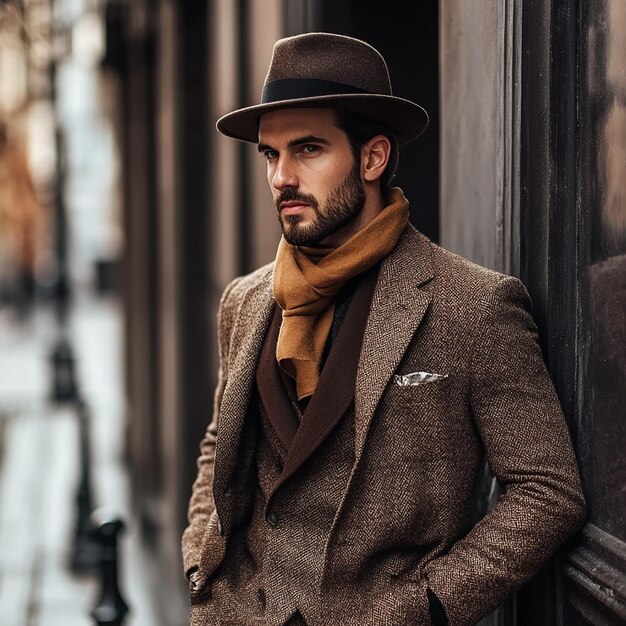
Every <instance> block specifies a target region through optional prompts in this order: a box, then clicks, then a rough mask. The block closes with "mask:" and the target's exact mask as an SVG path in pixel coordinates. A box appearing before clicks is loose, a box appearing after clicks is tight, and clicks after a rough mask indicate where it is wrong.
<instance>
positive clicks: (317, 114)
mask: <svg viewBox="0 0 626 626" xmlns="http://www.w3.org/2000/svg"><path fill="white" fill-rule="evenodd" d="M258 148H259V152H260V153H261V154H262V155H263V156H264V157H265V159H266V160H267V179H268V182H269V184H270V189H271V190H272V195H273V197H274V206H275V208H276V213H277V215H278V220H279V222H280V225H281V228H282V231H283V235H284V237H285V239H286V240H287V241H288V242H289V243H291V244H293V245H298V246H314V245H317V244H328V245H338V244H339V243H341V242H342V241H344V240H345V239H347V238H348V237H349V236H350V235H351V234H352V233H353V232H354V231H355V230H356V225H357V221H358V216H359V214H360V212H361V209H362V208H363V205H364V202H365V189H364V186H363V180H362V178H361V167H360V163H359V162H356V161H355V159H354V156H353V154H352V150H351V147H350V143H349V141H348V137H347V136H346V134H345V133H344V132H343V131H342V130H340V129H339V128H338V127H337V126H336V125H335V114H334V111H333V110H332V109H286V110H282V111H274V112H272V113H266V114H264V115H263V116H262V117H261V123H260V125H259V146H258Z"/></svg>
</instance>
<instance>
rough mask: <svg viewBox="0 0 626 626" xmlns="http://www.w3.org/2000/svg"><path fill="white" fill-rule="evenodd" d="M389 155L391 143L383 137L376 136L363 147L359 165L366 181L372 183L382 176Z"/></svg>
mask: <svg viewBox="0 0 626 626" xmlns="http://www.w3.org/2000/svg"><path fill="white" fill-rule="evenodd" d="M390 153H391V142H390V141H389V139H388V138H387V137H385V135H376V136H375V137H372V138H371V139H370V140H369V141H368V142H367V143H366V144H365V145H364V146H363V153H362V160H361V163H362V164H363V177H364V178H365V180H366V181H368V182H373V181H375V180H378V179H379V178H380V177H381V176H382V175H383V172H384V171H385V168H386V167H387V163H389V154H390Z"/></svg>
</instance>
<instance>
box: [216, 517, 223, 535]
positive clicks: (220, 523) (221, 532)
mask: <svg viewBox="0 0 626 626" xmlns="http://www.w3.org/2000/svg"><path fill="white" fill-rule="evenodd" d="M217 532H218V533H219V534H220V537H223V536H224V528H223V526H222V520H221V519H220V518H219V517H218V518H217Z"/></svg>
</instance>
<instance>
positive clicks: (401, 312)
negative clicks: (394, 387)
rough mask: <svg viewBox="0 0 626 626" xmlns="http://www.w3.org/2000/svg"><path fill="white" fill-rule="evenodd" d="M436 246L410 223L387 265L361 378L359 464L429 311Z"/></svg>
mask: <svg viewBox="0 0 626 626" xmlns="http://www.w3.org/2000/svg"><path fill="white" fill-rule="evenodd" d="M431 245H432V244H431V243H430V241H429V240H428V239H427V238H426V237H424V236H423V235H421V234H420V233H418V232H417V231H416V230H415V229H414V228H413V227H412V226H411V225H409V226H407V228H406V229H405V231H404V233H403V235H402V237H401V239H400V241H399V243H398V245H397V246H396V248H395V249H394V250H393V252H391V254H389V256H387V257H386V258H385V260H384V261H383V262H382V264H381V268H380V272H379V274H378V282H377V284H376V290H375V291H374V297H373V299H372V306H371V308H370V316H369V319H368V322H367V327H366V329H365V335H364V338H363V346H362V349H361V358H360V361H359V368H358V372H357V376H356V392H355V459H356V461H357V462H358V460H359V458H360V456H361V453H362V451H363V446H364V444H365V438H366V435H367V431H368V429H369V425H370V422H371V420H372V417H373V415H374V411H375V409H376V406H377V404H378V402H379V401H380V398H381V396H382V394H383V392H384V390H385V387H386V386H387V384H388V383H389V380H390V378H391V376H392V375H393V373H394V371H395V370H396V369H397V367H398V365H399V363H400V360H401V359H402V356H403V355H404V353H405V351H406V349H407V348H408V346H409V343H410V341H411V338H412V337H413V335H414V334H415V332H416V330H417V328H418V326H419V325H420V323H421V321H422V318H423V317H424V314H425V313H426V310H427V309H428V305H429V303H430V294H428V293H426V292H425V291H422V290H420V286H421V285H423V284H424V283H425V282H427V281H429V280H430V279H431V278H432V277H433V275H434V271H433V267H432V259H431V248H430V246H431Z"/></svg>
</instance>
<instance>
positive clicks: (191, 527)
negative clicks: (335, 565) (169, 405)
mask: <svg viewBox="0 0 626 626" xmlns="http://www.w3.org/2000/svg"><path fill="white" fill-rule="evenodd" d="M239 280H240V279H239V278H236V279H235V280H234V281H233V282H231V283H230V284H229V285H228V287H226V289H225V291H224V293H223V295H222V298H221V300H220V305H219V309H218V314H217V336H218V358H219V367H218V376H217V386H216V388H215V394H214V399H213V417H212V419H211V422H210V423H209V426H208V428H207V430H206V433H205V435H204V437H203V438H202V441H201V442H200V456H199V457H198V461H197V465H198V475H197V477H196V480H195V481H194V483H193V487H192V491H191V499H190V500H189V509H188V513H187V520H188V522H189V524H188V526H187V528H186V529H185V531H184V533H183V537H182V552H183V567H184V571H185V576H186V577H187V578H189V576H190V575H191V574H192V573H193V571H194V570H195V569H197V567H198V561H199V558H200V549H201V544H202V537H203V534H204V529H205V528H206V525H207V522H208V520H209V518H210V517H211V514H212V513H213V509H214V508H215V503H214V501H213V461H214V458H215V440H216V437H217V429H218V421H219V412H220V406H221V403H222V395H223V393H224V387H225V386H226V381H227V380H228V352H229V348H230V335H231V331H232V327H233V323H234V320H235V316H236V313H237V303H238V301H237V299H236V298H235V297H233V296H232V294H233V290H234V288H235V287H236V286H237V284H238V282H239Z"/></svg>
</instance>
